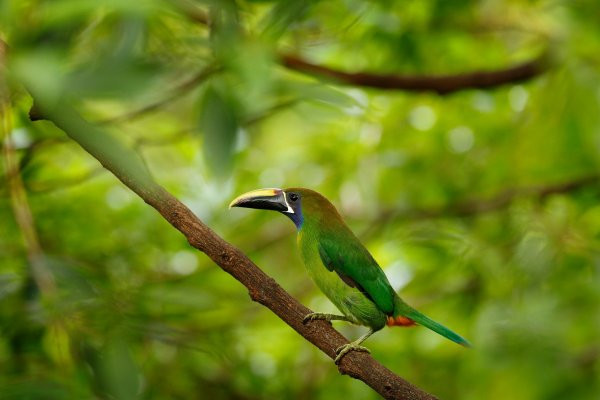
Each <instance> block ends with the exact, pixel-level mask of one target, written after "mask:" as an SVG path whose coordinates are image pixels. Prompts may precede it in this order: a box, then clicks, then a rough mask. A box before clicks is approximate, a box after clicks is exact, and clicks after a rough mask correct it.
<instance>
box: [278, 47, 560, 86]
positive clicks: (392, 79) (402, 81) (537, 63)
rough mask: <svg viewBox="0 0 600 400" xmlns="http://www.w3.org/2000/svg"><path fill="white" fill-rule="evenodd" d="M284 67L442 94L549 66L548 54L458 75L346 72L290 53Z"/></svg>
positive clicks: (515, 79) (516, 78)
mask: <svg viewBox="0 0 600 400" xmlns="http://www.w3.org/2000/svg"><path fill="white" fill-rule="evenodd" d="M280 59H281V63H282V65H284V66H285V67H287V68H289V69H292V70H295V71H299V72H303V73H307V74H310V75H315V76H317V77H321V78H326V79H331V80H333V81H335V82H337V83H341V84H347V85H354V86H362V87H370V88H376V89H384V90H404V91H409V92H435V93H438V94H441V95H444V94H449V93H453V92H457V91H460V90H465V89H489V88H493V87H497V86H501V85H505V84H508V83H519V82H523V81H526V80H529V79H532V78H535V77H536V76H538V75H541V74H542V73H544V72H545V71H546V70H547V69H548V67H549V62H548V56H547V55H546V54H542V55H541V56H539V57H537V58H535V59H533V60H530V61H527V62H524V63H522V64H518V65H515V66H512V67H508V68H505V69H499V70H492V71H475V72H466V73H461V74H456V75H399V74H376V73H370V72H345V71H340V70H337V69H334V68H330V67H326V66H323V65H319V64H313V63H311V62H308V61H306V60H304V59H303V58H300V57H298V56H295V55H291V54H283V55H281V58H280Z"/></svg>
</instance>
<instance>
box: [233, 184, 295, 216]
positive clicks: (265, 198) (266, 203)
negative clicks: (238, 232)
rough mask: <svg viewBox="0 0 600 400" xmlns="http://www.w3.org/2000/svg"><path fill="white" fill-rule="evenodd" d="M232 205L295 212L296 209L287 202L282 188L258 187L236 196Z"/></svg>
mask: <svg viewBox="0 0 600 400" xmlns="http://www.w3.org/2000/svg"><path fill="white" fill-rule="evenodd" d="M231 207H245V208H256V209H259V210H273V211H281V212H286V213H290V214H293V213H294V210H293V209H292V207H290V205H289V204H288V202H287V199H286V195H285V192H284V191H283V190H282V189H277V188H269V189H257V190H253V191H251V192H248V193H244V194H242V195H240V196H238V197H236V198H235V199H234V200H233V201H232V202H231V203H230V204H229V208H231Z"/></svg>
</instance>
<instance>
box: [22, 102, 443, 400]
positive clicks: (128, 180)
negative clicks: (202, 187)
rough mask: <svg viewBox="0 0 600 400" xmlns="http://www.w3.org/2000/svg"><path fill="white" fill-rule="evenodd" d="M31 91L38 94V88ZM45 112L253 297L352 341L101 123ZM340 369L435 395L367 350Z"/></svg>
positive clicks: (323, 339) (387, 387) (288, 318)
mask: <svg viewBox="0 0 600 400" xmlns="http://www.w3.org/2000/svg"><path fill="white" fill-rule="evenodd" d="M32 95H33V96H34V98H36V93H35V91H33V93H32ZM41 116H43V117H44V118H45V119H48V120H50V121H52V122H53V123H54V124H55V125H56V126H57V127H59V128H60V129H62V130H63V131H65V133H66V134H67V135H68V136H69V137H70V138H71V139H73V140H74V141H75V142H77V143H78V144H79V145H80V146H81V147H82V148H83V149H84V150H85V151H87V152H88V153H89V154H90V155H92V156H93V157H94V158H96V159H97V160H98V161H99V162H100V163H101V164H102V165H103V166H104V167H105V168H106V169H107V170H109V171H110V172H112V173H113V174H114V175H115V176H116V177H117V178H118V179H119V180H120V181H121V182H123V183H124V184H125V185H126V186H128V187H129V188H130V189H131V190H133V191H134V192H135V193H136V194H138V196H140V197H141V198H142V199H143V200H144V201H145V202H146V203H148V204H149V205H150V206H152V207H153V208H155V209H156V210H157V211H158V212H159V213H160V214H161V215H162V216H163V217H164V218H165V219H166V220H167V221H168V222H169V223H170V224H171V225H173V226H174V227H175V228H176V229H178V230H179V231H180V232H181V233H183V234H184V236H185V237H186V239H187V240H188V242H189V243H190V244H191V245H192V246H193V247H195V248H197V249H198V250H200V251H202V252H203V253H205V254H206V255H207V256H208V257H210V258H211V259H212V260H213V261H214V262H215V263H216V264H217V265H219V266H220V267H221V268H222V269H223V270H224V271H226V272H227V273H229V274H231V275H232V276H233V277H234V278H235V279H237V280H238V281H239V282H241V283H242V284H243V285H244V286H246V288H247V289H248V291H249V294H250V297H251V298H252V300H254V301H257V302H259V303H260V304H262V305H264V306H266V307H267V308H269V309H270V310H271V311H273V312H274V313H275V314H276V315H277V316H278V317H279V318H281V319H282V320H283V321H284V322H285V323H287V324H288V325H289V326H290V327H292V328H293V329H294V330H295V331H297V332H298V333H299V334H300V335H302V336H303V337H304V338H306V339H307V340H308V341H310V342H311V343H313V344H314V345H315V346H317V347H318V348H319V349H321V350H322V351H323V352H324V353H325V354H327V355H328V356H329V357H330V358H332V359H333V358H334V357H335V349H336V348H337V347H339V346H341V345H343V344H346V343H348V341H347V340H346V339H345V338H344V337H343V336H342V335H341V334H340V333H339V332H337V331H336V330H335V329H333V327H332V326H331V324H329V323H326V322H323V321H316V322H314V323H309V324H308V325H304V324H303V323H302V319H303V318H304V316H305V315H306V314H308V313H309V312H310V310H309V309H308V308H306V307H304V306H303V305H302V304H300V303H299V302H298V301H297V300H296V299H294V298H293V297H292V296H290V295H289V294H288V293H287V292H286V291H285V290H284V289H283V288H282V287H281V286H279V285H278V284H277V282H275V280H273V278H271V277H269V276H268V275H266V274H265V273H264V272H263V271H262V270H261V269H260V268H258V267H257V266H256V265H255V264H254V263H253V262H252V261H251V260H250V259H249V258H248V257H247V256H246V255H245V254H244V253H242V252H241V251H240V250H238V249H237V248H236V247H234V246H232V245H231V244H229V243H227V242H226V241H225V240H223V239H222V238H221V237H219V236H218V235H217V234H216V233H215V232H213V231H212V230H211V229H210V228H209V227H207V226H206V225H204V223H202V221H200V220H199V219H198V217H196V215H194V214H193V213H192V212H191V211H190V210H189V209H188V208H187V207H186V206H185V205H184V204H182V203H181V202H179V201H178V200H177V199H176V198H175V197H173V196H172V195H171V194H170V193H168V192H167V191H166V190H165V189H164V188H163V187H162V186H160V185H159V184H158V183H156V182H155V181H154V179H153V178H152V176H151V175H150V173H149V172H148V170H147V169H146V167H145V166H144V164H143V162H142V161H141V159H140V158H139V157H138V155H137V153H135V152H132V151H131V150H129V149H127V148H125V147H124V146H123V145H122V144H121V143H120V142H119V141H117V140H116V139H115V138H114V137H112V136H110V135H108V134H107V133H106V132H104V131H103V130H102V129H100V128H99V127H97V126H95V125H92V124H90V123H89V122H87V121H85V120H84V119H83V118H82V117H81V116H80V115H79V114H78V113H77V112H76V111H75V110H74V109H73V108H72V107H71V106H70V105H69V104H67V103H66V102H59V103H57V104H54V105H53V107H44V105H43V104H38V107H37V115H36V118H40V117H41ZM338 369H339V371H340V372H341V373H342V374H347V375H350V376H351V377H353V378H356V379H359V380H362V381H363V382H365V383H366V384H367V385H369V386H370V387H371V388H373V389H374V390H375V391H377V392H378V393H379V394H380V395H382V396H383V397H385V398H387V399H407V400H408V399H410V400H422V399H435V397H434V396H432V395H430V394H428V393H426V392H423V391H422V390H420V389H418V388H417V387H415V386H413V385H412V384H411V383H409V382H407V381H406V380H404V379H402V378H401V377H399V376H397V375H395V374H394V373H393V372H391V371H390V370H389V369H387V368H386V367H384V366H383V365H381V364H379V363H378V362H377V361H375V359H373V357H371V356H370V355H369V354H366V353H360V352H353V353H350V354H348V355H347V356H346V357H344V358H343V359H342V361H341V363H340V365H339V366H338Z"/></svg>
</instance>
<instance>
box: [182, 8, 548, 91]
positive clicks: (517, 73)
mask: <svg viewBox="0 0 600 400" xmlns="http://www.w3.org/2000/svg"><path fill="white" fill-rule="evenodd" d="M171 4H172V5H173V6H174V7H175V9H177V11H179V12H180V13H181V14H182V15H184V16H185V17H186V18H188V19H189V20H190V21H192V22H195V23H198V24H200V25H206V26H210V23H211V21H210V16H209V14H208V13H206V12H204V11H203V10H202V9H200V8H198V7H197V6H196V5H195V4H193V3H191V2H189V1H187V0H171ZM279 62H280V63H281V64H282V65H283V66H284V67H286V68H289V69H292V70H295V71H298V72H302V73H307V74H310V75H315V76H317V77H321V78H327V79H331V80H332V81H334V82H337V83H341V84H346V85H353V86H362V87H370V88H375V89H383V90H404V91H409V92H435V93H438V94H440V95H444V94H450V93H453V92H457V91H460V90H466V89H490V88H494V87H498V86H502V85H506V84H509V83H519V82H524V81H527V80H530V79H532V78H535V77H537V76H539V75H541V74H543V73H544V72H546V71H547V70H548V69H549V67H550V66H551V61H550V56H549V54H548V53H542V54H541V55H540V56H538V57H537V58H535V59H533V60H530V61H526V62H524V63H522V64H518V65H514V66H511V67H507V68H504V69H498V70H490V71H475V72H466V73H459V74H452V75H399V74H376V73H370V72H345V71H340V70H337V69H335V68H330V67H326V66H323V65H319V64H313V63H311V62H309V61H307V60H305V59H303V58H301V57H299V56H297V55H292V54H285V53H281V54H279Z"/></svg>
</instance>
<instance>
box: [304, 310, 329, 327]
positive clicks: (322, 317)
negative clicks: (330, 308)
mask: <svg viewBox="0 0 600 400" xmlns="http://www.w3.org/2000/svg"><path fill="white" fill-rule="evenodd" d="M319 319H320V320H323V321H331V318H329V315H328V314H323V313H317V312H314V313H310V314H306V316H305V317H304V319H302V323H303V324H306V323H308V322H310V321H315V320H319Z"/></svg>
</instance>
